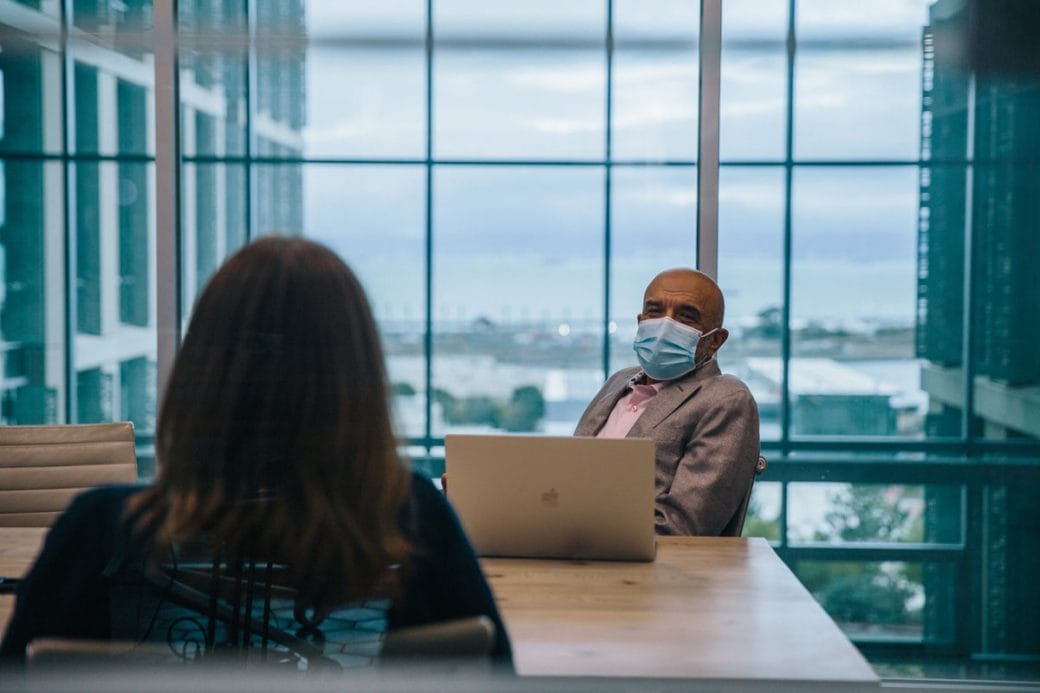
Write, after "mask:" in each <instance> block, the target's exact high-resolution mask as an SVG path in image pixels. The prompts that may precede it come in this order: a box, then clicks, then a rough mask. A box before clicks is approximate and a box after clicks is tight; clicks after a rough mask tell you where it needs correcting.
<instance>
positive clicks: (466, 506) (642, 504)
mask: <svg viewBox="0 0 1040 693" xmlns="http://www.w3.org/2000/svg"><path fill="white" fill-rule="evenodd" d="M444 446H445V467H446V471H447V473H448V500H449V501H451V504H452V505H453V506H454V507H455V511H456V513H458V515H459V519H460V520H461V521H462V526H463V528H464V529H465V530H466V534H467V535H468V536H469V538H470V541H471V542H472V543H473V547H474V548H475V549H476V551H477V553H478V554H479V555H481V556H508V557H523V558H584V559H603V560H622V561H652V560H653V559H654V553H655V549H656V545H655V537H654V443H653V441H651V440H642V439H636V438H576V437H572V436H530V435H447V436H445V438H444Z"/></svg>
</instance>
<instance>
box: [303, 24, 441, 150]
mask: <svg viewBox="0 0 1040 693" xmlns="http://www.w3.org/2000/svg"><path fill="white" fill-rule="evenodd" d="M306 65H307V81H306V85H305V89H306V96H307V99H306V101H307V114H306V122H305V125H306V127H305V128H304V129H303V131H302V132H303V138H304V152H305V153H306V155H307V156H309V157H337V156H339V157H355V158H359V157H401V158H404V157H411V158H421V157H424V156H425V151H426V125H425V118H426V115H425V113H426V55H425V51H424V49H423V44H422V42H421V41H420V40H419V39H418V38H416V39H415V40H414V41H409V42H406V43H404V42H402V44H401V45H397V44H394V45H390V46H380V47H376V48H352V47H350V46H349V45H347V46H333V47H325V46H322V47H311V48H310V50H309V51H308V53H307V59H306ZM337 85H349V88H340V87H339V86H337ZM294 94H295V96H296V98H302V96H303V95H302V94H301V93H300V91H299V89H298V88H297V91H295V92H294Z"/></svg>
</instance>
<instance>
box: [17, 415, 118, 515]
mask: <svg viewBox="0 0 1040 693" xmlns="http://www.w3.org/2000/svg"><path fill="white" fill-rule="evenodd" d="M135 481H137V455H136V453H135V451H134V425H133V424H132V423H130V422H128V421H126V422H120V423H102V424H74V425H55V426H0V527H50V526H51V525H52V524H53V523H54V521H55V520H56V519H57V518H58V516H59V515H60V514H61V513H62V511H63V510H65V508H66V507H67V506H68V504H69V502H70V501H71V500H72V498H73V497H74V496H75V495H76V494H77V493H79V492H80V491H82V490H84V489H87V488H90V487H91V486H97V485H99V484H112V483H134V482H135Z"/></svg>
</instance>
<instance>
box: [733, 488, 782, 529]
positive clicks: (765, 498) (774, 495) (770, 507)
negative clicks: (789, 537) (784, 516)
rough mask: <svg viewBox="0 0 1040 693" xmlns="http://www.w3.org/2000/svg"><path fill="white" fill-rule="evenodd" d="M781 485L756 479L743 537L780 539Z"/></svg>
mask: <svg viewBox="0 0 1040 693" xmlns="http://www.w3.org/2000/svg"><path fill="white" fill-rule="evenodd" d="M782 495H783V487H782V485H781V484H779V483H777V482H775V481H764V482H762V481H756V482H755V486H754V488H753V489H752V491H751V501H750V502H749V503H748V510H747V517H746V518H745V520H744V531H743V533H742V536H745V537H764V538H765V539H768V540H769V541H780V501H781V497H782Z"/></svg>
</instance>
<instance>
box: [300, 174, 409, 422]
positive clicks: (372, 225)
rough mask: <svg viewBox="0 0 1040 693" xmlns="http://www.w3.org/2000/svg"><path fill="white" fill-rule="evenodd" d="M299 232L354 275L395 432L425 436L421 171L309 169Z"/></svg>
mask: <svg viewBox="0 0 1040 693" xmlns="http://www.w3.org/2000/svg"><path fill="white" fill-rule="evenodd" d="M303 183H304V203H305V204H304V231H305V234H306V235H307V236H308V237H310V238H313V239H314V240H316V241H320V242H321V243H324V244H326V245H328V246H329V247H330V248H332V249H333V250H335V251H336V252H337V253H338V254H339V255H340V257H342V258H343V259H344V260H345V261H346V262H347V263H348V264H349V265H350V267H351V268H352V269H353V270H354V272H355V273H356V274H357V276H358V279H359V280H360V281H361V284H362V285H363V286H364V288H365V292H366V293H367V294H368V300H369V303H370V304H371V305H372V309H373V310H374V311H375V316H376V320H377V321H378V323H379V328H380V331H381V333H382V339H383V348H384V350H385V351H386V358H387V366H388V370H389V377H390V382H391V385H392V388H393V393H394V396H393V403H394V415H395V416H396V418H397V424H398V426H399V429H398V432H399V433H400V434H402V435H406V436H409V437H417V436H422V435H424V434H425V430H426V429H425V416H426V358H425V356H424V354H423V335H424V333H425V328H426V322H425V318H424V315H425V303H426V278H425V267H424V255H425V249H426V244H425V236H426V224H425V196H424V195H425V192H424V191H425V186H426V172H425V169H424V168H423V167H420V166H408V167H405V166H367V167H366V166H334V165H308V166H306V167H305V168H304V171H303Z"/></svg>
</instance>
